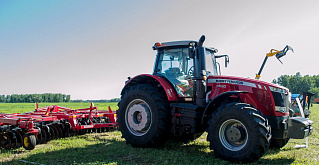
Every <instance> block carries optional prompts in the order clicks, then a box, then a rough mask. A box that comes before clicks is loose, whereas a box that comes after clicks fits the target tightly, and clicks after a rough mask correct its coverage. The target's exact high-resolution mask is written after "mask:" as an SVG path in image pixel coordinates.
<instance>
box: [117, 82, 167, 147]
mask: <svg viewBox="0 0 319 165" xmlns="http://www.w3.org/2000/svg"><path fill="white" fill-rule="evenodd" d="M117 114H118V123H119V129H120V131H121V132H122V136H123V137H124V138H125V139H126V141H127V143H129V144H131V145H132V146H134V147H158V146H161V145H163V144H164V143H165V142H166V141H167V139H168V137H169V134H170V126H171V121H170V120H171V117H170V111H169V106H168V102H167V99H166V96H165V95H164V94H162V93H161V91H160V90H159V89H158V88H156V87H153V86H151V85H147V84H140V85H135V86H133V87H131V88H130V89H129V90H127V91H125V93H124V94H123V95H122V97H121V102H120V103H119V110H118V111H117Z"/></svg>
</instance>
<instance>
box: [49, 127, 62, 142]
mask: <svg viewBox="0 0 319 165" xmlns="http://www.w3.org/2000/svg"><path fill="white" fill-rule="evenodd" d="M50 126H51V128H52V129H53V131H54V139H58V138H59V136H60V135H59V131H58V129H57V128H56V127H55V125H50Z"/></svg>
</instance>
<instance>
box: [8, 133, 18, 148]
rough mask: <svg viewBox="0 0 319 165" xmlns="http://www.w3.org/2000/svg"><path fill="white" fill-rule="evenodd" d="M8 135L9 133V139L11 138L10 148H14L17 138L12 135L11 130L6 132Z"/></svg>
mask: <svg viewBox="0 0 319 165" xmlns="http://www.w3.org/2000/svg"><path fill="white" fill-rule="evenodd" d="M8 135H9V137H10V140H11V148H16V146H17V138H16V136H15V135H14V133H13V132H12V130H11V131H10V132H8Z"/></svg>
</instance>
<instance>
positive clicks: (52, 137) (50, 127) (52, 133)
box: [48, 125, 55, 140]
mask: <svg viewBox="0 0 319 165" xmlns="http://www.w3.org/2000/svg"><path fill="white" fill-rule="evenodd" d="M48 127H49V131H50V135H49V136H50V139H51V140H54V139H55V132H54V130H53V128H52V126H51V125H49V126H48Z"/></svg>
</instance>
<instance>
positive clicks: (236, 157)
mask: <svg viewBox="0 0 319 165" xmlns="http://www.w3.org/2000/svg"><path fill="white" fill-rule="evenodd" d="M208 124H209V128H208V136H207V140H208V141H209V142H210V148H211V149H213V150H214V152H215V155H216V156H217V157H220V158H222V159H225V160H229V161H234V162H244V163H245V162H253V161H256V160H258V159H259V158H260V157H262V156H263V155H264V154H265V152H266V151H267V149H268V147H269V142H270V138H271V134H270V127H269V126H268V121H267V119H266V118H264V117H263V116H262V115H260V114H259V112H258V110H256V109H255V108H253V107H252V106H250V105H249V104H245V103H229V104H225V105H222V106H220V107H219V108H218V109H217V110H216V111H214V112H213V114H212V116H211V118H210V119H209V121H208Z"/></svg>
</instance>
